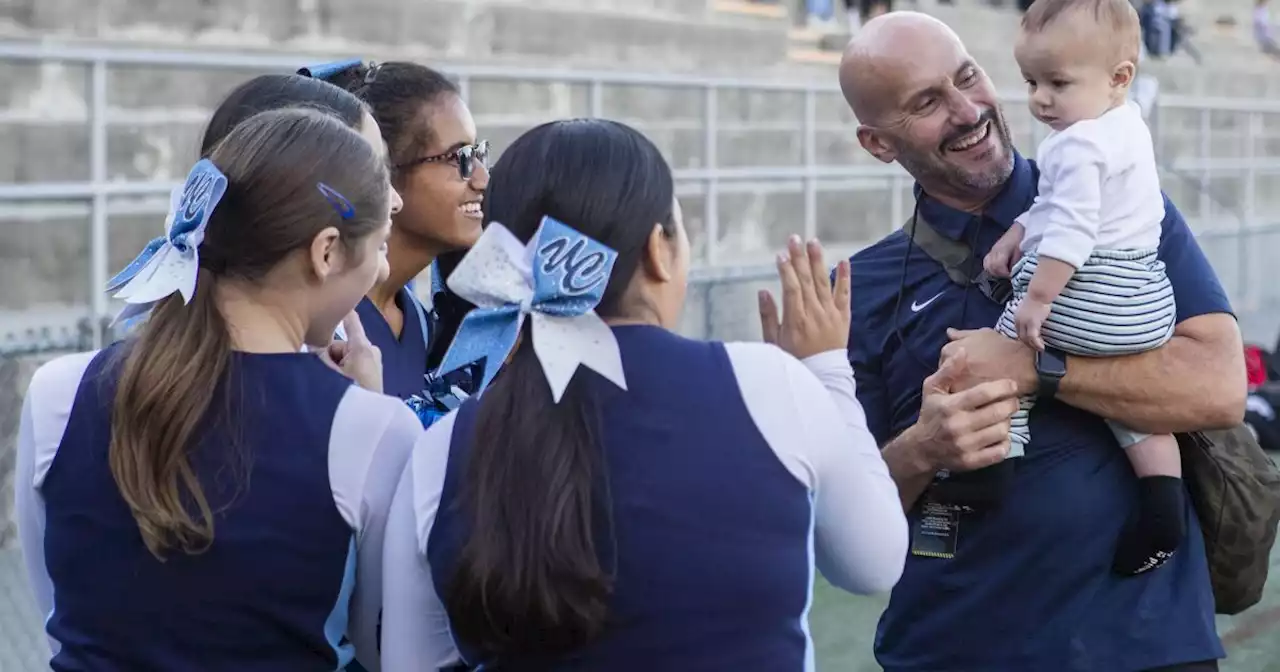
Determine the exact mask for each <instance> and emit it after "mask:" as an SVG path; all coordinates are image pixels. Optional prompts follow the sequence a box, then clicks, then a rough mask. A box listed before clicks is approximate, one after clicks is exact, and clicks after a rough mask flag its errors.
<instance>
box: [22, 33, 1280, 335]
mask: <svg viewBox="0 0 1280 672" xmlns="http://www.w3.org/2000/svg"><path fill="white" fill-rule="evenodd" d="M330 56H333V55H331V54H330V55H320V56H316V55H309V54H296V55H295V54H289V55H284V54H278V53H277V54H267V53H260V54H259V53H231V52H225V51H176V50H174V51H164V50H141V49H126V48H112V47H83V46H71V45H58V44H53V43H46V42H40V43H33V42H5V41H0V61H9V62H15V61H17V62H28V63H45V62H61V63H67V64H75V65H79V66H83V67H86V68H87V69H88V71H89V77H88V83H87V92H86V102H87V105H86V107H87V109H88V126H89V177H88V180H87V181H66V182H40V183H14V184H0V204H12V203H17V202H40V201H53V200H58V201H68V200H71V201H86V202H88V204H89V224H90V246H89V247H90V264H89V266H90V273H89V283H90V288H89V296H91V297H92V300H91V305H90V306H89V307H88V314H87V316H86V317H87V318H88V319H87V324H89V325H98V327H99V328H92V327H91V328H89V329H88V330H87V333H88V334H89V340H90V341H91V342H90V343H88V344H87V345H90V346H94V347H96V346H98V345H99V344H100V343H101V340H102V338H103V331H102V329H101V328H100V325H102V324H104V323H105V322H106V321H107V319H108V316H109V313H110V308H111V306H110V305H109V301H108V297H107V295H106V294H104V293H103V292H102V291H101V288H102V287H103V286H104V285H105V283H106V280H107V278H108V277H109V273H110V269H109V268H108V264H109V259H108V246H107V241H108V235H109V221H108V209H109V201H110V200H111V199H113V198H117V197H122V196H132V197H138V196H163V195H165V194H167V193H168V192H169V191H170V190H171V189H172V188H173V186H174V183H172V182H170V181H124V182H121V181H114V180H111V179H109V175H108V146H107V139H108V126H109V124H108V110H109V102H110V101H109V91H108V80H109V76H108V75H109V73H110V71H111V69H112V68H119V67H121V66H125V67H138V66H149V67H156V68H184V69H208V70H241V71H243V70H261V71H277V72H292V71H293V70H294V69H295V68H296V67H298V65H299V64H301V63H307V62H315V61H320V60H325V59H326V57H330ZM443 69H444V70H445V71H446V72H448V73H449V74H451V75H452V76H454V77H455V78H456V81H457V82H458V85H459V87H460V89H461V91H462V93H463V95H464V97H466V96H467V95H468V94H469V93H470V90H471V86H472V83H473V82H475V81H477V80H487V81H518V82H545V83H569V84H575V85H585V86H586V87H587V92H588V95H587V100H588V103H587V106H588V114H590V115H592V116H602V115H603V112H604V102H603V101H604V93H605V87H607V86H619V85H621V86H644V87H652V88H657V89H683V90H692V91H698V92H701V95H702V97H703V109H702V129H701V130H702V148H701V151H702V155H703V157H702V165H701V166H700V167H696V168H678V169H677V170H676V171H675V175H676V179H677V181H678V183H679V184H680V185H682V186H683V187H695V188H696V191H697V193H698V195H699V196H701V197H702V199H703V200H702V207H701V213H700V214H701V218H702V220H703V222H704V233H703V236H704V237H705V239H706V240H707V241H709V242H708V244H707V246H706V250H705V254H704V255H703V258H702V259H701V260H700V261H701V264H700V266H699V267H698V268H697V269H695V271H694V273H693V277H692V280H693V282H694V283H696V284H698V285H700V286H701V288H702V289H703V291H704V292H705V293H706V294H707V297H706V298H707V300H706V304H707V305H706V306H704V308H703V309H704V311H709V310H710V308H709V306H710V303H711V301H710V294H711V292H712V291H713V290H715V289H717V288H721V287H722V286H724V285H727V284H732V283H759V282H767V281H768V280H769V279H771V278H772V274H773V270H772V266H771V265H768V264H765V265H762V266H742V265H740V264H739V265H725V264H724V263H723V262H724V260H723V259H722V258H721V255H720V254H719V250H718V247H719V245H718V242H717V241H718V240H719V239H720V236H721V232H722V228H723V227H725V226H726V225H729V224H730V223H727V222H725V221H723V219H722V217H721V213H720V198H719V195H720V193H721V191H722V190H729V189H732V187H733V185H734V184H735V183H744V182H762V181H790V182H799V184H800V190H801V191H802V193H803V216H802V219H801V221H800V227H799V228H800V231H798V232H800V233H804V234H805V235H807V236H812V235H814V234H815V232H816V231H817V229H818V222H817V210H818V208H817V205H816V202H817V196H818V192H819V188H820V186H819V185H820V183H822V182H824V181H829V180H841V179H845V180H848V179H862V180H868V179H869V180H876V181H881V182H883V183H884V185H885V186H886V187H887V188H888V189H889V190H890V191H891V192H892V198H891V199H890V202H891V204H892V208H891V212H890V213H889V214H890V221H889V222H887V223H886V228H885V232H887V231H889V230H890V227H892V226H894V225H896V223H898V222H901V221H902V219H903V217H904V215H905V212H904V207H903V203H905V202H906V199H905V198H904V196H905V195H907V194H908V192H907V189H908V188H909V187H910V185H911V181H910V178H909V176H907V174H906V173H905V172H904V171H903V170H902V169H901V168H899V167H898V166H896V165H822V164H820V163H819V161H818V150H817V138H818V132H819V121H818V98H819V96H828V95H831V94H834V93H837V92H838V88H837V85H836V83H835V82H834V81H832V82H830V83H816V84H815V83H807V82H773V81H753V80H742V79H731V78H709V77H695V76H682V75H670V74H661V75H652V74H636V73H621V72H590V71H562V70H521V69H513V68H509V67H506V66H446V67H444V68H443ZM726 90H737V91H742V90H746V91H770V92H782V93H791V94H799V95H800V96H802V97H803V106H802V108H801V109H802V111H801V114H800V119H798V120H796V121H798V129H799V133H800V134H801V138H802V142H801V146H802V157H801V162H800V165H790V166H786V165H776V166H770V165H761V166H754V167H726V166H722V165H721V164H720V162H719V161H718V160H717V156H718V153H719V152H718V150H719V146H718V143H719V136H720V130H719V129H720V124H721V120H720V113H719V104H720V99H721V97H722V96H721V94H722V92H724V91H726ZM1001 97H1002V99H1003V101H1004V102H1005V103H1007V104H1011V105H1017V104H1021V105H1022V106H1025V102H1026V98H1025V95H1024V94H1021V93H1006V94H1004V95H1002V96H1001ZM1007 109H1011V108H1007ZM1170 111H1180V112H1182V113H1185V112H1188V111H1189V112H1192V113H1195V114H1198V115H1199V127H1198V129H1197V131H1195V132H1196V133H1197V134H1198V137H1199V143H1200V146H1199V148H1198V151H1197V152H1196V153H1195V155H1194V156H1192V157H1186V156H1179V157H1174V158H1173V159H1172V160H1169V161H1166V162H1165V167H1166V168H1167V172H1168V173H1170V174H1171V175H1174V176H1182V177H1183V178H1189V179H1190V180H1191V181H1192V182H1193V183H1194V185H1195V187H1196V188H1197V190H1198V194H1199V195H1198V198H1197V201H1196V202H1195V203H1187V202H1183V203H1182V206H1183V208H1184V212H1185V213H1186V214H1187V216H1188V219H1190V220H1192V221H1193V222H1200V223H1203V222H1206V221H1208V220H1209V219H1210V218H1212V217H1213V216H1214V210H1215V207H1217V209H1219V210H1221V209H1223V208H1222V206H1221V205H1220V204H1216V203H1215V200H1217V201H1223V200H1226V199H1216V198H1215V196H1214V193H1213V189H1212V182H1213V181H1214V179H1217V178H1220V177H1222V176H1234V177H1236V178H1240V179H1242V180H1243V181H1244V184H1245V187H1244V195H1243V199H1242V201H1243V202H1242V203H1240V204H1239V205H1238V206H1234V205H1233V206H1232V207H1231V208H1229V210H1230V212H1231V214H1232V215H1233V217H1234V218H1235V219H1236V220H1237V226H1236V227H1235V228H1234V229H1233V230H1223V229H1221V227H1213V230H1212V231H1208V232H1205V233H1204V235H1205V236H1208V237H1210V238H1213V237H1217V238H1222V237H1227V238H1229V239H1230V240H1233V241H1234V242H1235V243H1236V251H1235V255H1236V262H1235V263H1234V264H1227V266H1231V267H1232V268H1226V267H1224V265H1223V264H1221V263H1219V264H1218V271H1219V273H1220V274H1222V273H1227V272H1228V271H1231V270H1234V271H1235V273H1236V274H1237V278H1236V281H1235V282H1234V284H1233V286H1234V288H1235V289H1234V292H1233V298H1234V299H1235V300H1236V301H1237V303H1238V304H1239V305H1240V306H1241V307H1244V308H1248V309H1257V308H1258V307H1259V306H1260V305H1261V303H1265V301H1262V299H1264V298H1265V299H1267V300H1268V301H1269V300H1271V298H1272V297H1270V296H1266V297H1263V296H1262V295H1260V294H1258V293H1257V292H1256V291H1255V289H1256V285H1257V283H1253V282H1251V280H1252V279H1253V274H1254V273H1255V272H1256V271H1257V270H1258V269H1257V268H1252V267H1251V262H1250V260H1251V259H1253V258H1254V257H1255V255H1256V250H1251V249H1250V248H1251V244H1250V243H1251V241H1253V240H1254V239H1255V238H1257V237H1258V236H1263V235H1267V234H1272V233H1276V232H1277V231H1280V223H1277V224H1273V223H1272V222H1269V221H1264V220H1263V219H1262V218H1259V216H1258V213H1257V207H1256V204H1257V196H1258V186H1257V181H1258V177H1259V176H1260V175H1266V174H1277V175H1280V156H1265V155H1258V154H1257V153H1256V147H1257V145H1258V142H1259V139H1260V138H1261V137H1263V121H1264V118H1266V117H1270V116H1271V115H1275V116H1276V117H1277V118H1278V119H1280V101H1263V100H1239V99H1221V98H1185V97H1179V96H1161V97H1160V99H1159V102H1158V107H1157V109H1156V111H1155V113H1154V114H1153V115H1152V118H1151V125H1152V129H1153V134H1154V135H1156V136H1157V138H1158V137H1159V136H1160V135H1161V133H1162V128H1161V126H1162V124H1161V121H1162V119H1163V118H1164V117H1165V116H1166V115H1167V114H1169V112H1170ZM1215 114H1237V115H1238V114H1243V115H1245V116H1246V117H1247V119H1248V121H1247V124H1246V128H1245V134H1244V145H1243V146H1244V147H1245V150H1246V151H1245V153H1244V155H1243V156H1238V157H1225V158H1224V157H1216V156H1214V154H1213V152H1212V151H1211V150H1212V148H1213V142H1214V138H1215V128H1214V124H1213V115H1215ZM1033 129H1034V127H1033ZM849 132H850V134H852V132H853V129H852V127H850V128H849ZM1032 133H1033V138H1032V139H1033V141H1034V140H1038V139H1039V138H1038V137H1036V135H1037V132H1036V131H1035V130H1033V131H1032ZM1023 149H1024V151H1028V152H1029V150H1030V147H1026V146H1024V147H1023ZM1193 206H1194V207H1193ZM2 225H3V224H0V226H2ZM1277 240H1280V238H1278V239H1277ZM864 242H870V241H864ZM854 248H856V245H855V246H853V248H850V249H848V250H842V251H852V249H854ZM1252 266H1254V267H1256V266H1257V264H1252ZM1276 300H1277V301H1278V302H1280V295H1278V296H1277V299H1276ZM708 314H709V313H708ZM704 323H705V324H704V327H703V328H702V329H700V331H703V332H704V335H708V336H709V335H713V334H712V333H709V332H713V331H715V329H714V325H713V324H712V320H711V318H709V317H708V318H707V319H705V320H704ZM2 347H3V344H2V343H0V348H2Z"/></svg>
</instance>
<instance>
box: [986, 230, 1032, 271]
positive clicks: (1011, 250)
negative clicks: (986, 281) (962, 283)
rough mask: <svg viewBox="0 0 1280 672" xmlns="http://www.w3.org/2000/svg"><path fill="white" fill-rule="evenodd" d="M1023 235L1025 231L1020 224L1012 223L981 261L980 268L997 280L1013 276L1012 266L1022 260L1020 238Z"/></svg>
mask: <svg viewBox="0 0 1280 672" xmlns="http://www.w3.org/2000/svg"><path fill="white" fill-rule="evenodd" d="M1025 233H1026V229H1024V228H1022V225H1021V224H1018V223H1014V225H1013V226H1011V227H1009V230H1008V231H1005V233H1004V235H1003V236H1000V240H997V241H996V244H995V245H993V246H992V247H991V251H990V252H988V253H987V256H986V258H985V259H983V260H982V267H983V268H984V269H986V271H987V273H989V274H991V275H993V276H995V277H997V278H1007V277H1009V276H1010V275H1012V274H1013V266H1014V264H1017V263H1018V260H1019V259H1020V258H1022V237H1023V235H1024V234H1025Z"/></svg>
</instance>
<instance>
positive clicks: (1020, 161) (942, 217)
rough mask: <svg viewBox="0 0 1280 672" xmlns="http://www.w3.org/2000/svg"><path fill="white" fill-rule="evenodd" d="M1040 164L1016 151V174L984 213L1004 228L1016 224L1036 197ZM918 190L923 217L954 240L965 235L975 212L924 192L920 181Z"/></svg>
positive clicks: (1014, 160)
mask: <svg viewBox="0 0 1280 672" xmlns="http://www.w3.org/2000/svg"><path fill="white" fill-rule="evenodd" d="M1037 179H1038V177H1037V175H1036V167H1035V166H1034V165H1032V163H1031V162H1030V161H1028V160H1026V159H1025V158H1023V156H1022V155H1021V154H1019V153H1018V152H1017V151H1016V150H1015V151H1014V152H1013V173H1012V174H1010V175H1009V179H1008V180H1007V181H1005V183H1004V187H1002V188H1001V189H1000V193H999V194H998V195H997V196H996V197H995V199H994V200H992V201H991V203H990V204H988V205H987V209H986V210H985V211H984V212H983V213H982V214H983V216H984V217H986V218H987V219H990V220H992V221H994V222H996V223H997V224H999V225H1000V226H1002V227H1004V228H1006V229H1007V228H1009V227H1010V226H1012V225H1013V220H1014V219H1016V218H1017V217H1018V215H1021V214H1022V213H1024V212H1026V211H1027V209H1028V208H1030V207H1031V203H1032V202H1033V201H1034V200H1035V197H1036V180H1037ZM914 193H915V197H916V203H917V207H918V208H919V209H920V216H921V217H922V218H924V220H925V221H927V222H929V224H931V225H932V226H933V228H934V229H936V230H937V231H938V233H941V234H942V235H944V236H946V237H947V238H950V239H952V240H960V239H961V238H963V237H964V233H965V230H966V229H968V228H969V223H970V222H972V221H973V220H974V216H973V214H972V213H968V212H964V211H963V210H956V209H955V208H953V207H951V206H948V205H943V204H942V203H939V202H938V201H936V200H934V199H933V198H930V197H929V195H928V194H926V193H924V189H923V188H922V187H921V186H920V183H919V182H917V183H916V184H915V188H914Z"/></svg>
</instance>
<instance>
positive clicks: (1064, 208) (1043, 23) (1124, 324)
mask: <svg viewBox="0 0 1280 672" xmlns="http://www.w3.org/2000/svg"><path fill="white" fill-rule="evenodd" d="M1140 39H1141V38H1140V35H1139V28H1138V15H1137V12H1135V11H1134V9H1133V7H1132V6H1131V5H1130V4H1129V1H1128V0H1037V1H1036V2H1035V3H1034V4H1033V5H1031V8H1030V9H1029V10H1028V11H1027V13H1026V14H1025V15H1023V19H1022V30H1021V34H1020V35H1019V38H1018V41H1017V44H1016V46H1015V47H1014V57H1015V58H1016V59H1017V61H1018V65H1019V67H1020V68H1021V69H1022V74H1023V77H1025V78H1026V80H1027V84H1028V86H1029V88H1030V107H1031V113H1032V115H1034V116H1035V118H1036V119H1038V120H1040V121H1041V122H1043V123H1045V124H1047V125H1048V126H1049V127H1050V128H1052V129H1053V132H1051V133H1050V134H1049V136H1048V137H1047V138H1045V140H1044V141H1043V142H1042V143H1041V144H1040V148H1039V150H1038V152H1037V156H1036V162H1037V163H1038V164H1039V168H1040V190H1039V195H1038V196H1037V197H1036V200H1035V203H1034V204H1033V205H1032V206H1031V209H1030V210H1028V211H1027V212H1026V213H1024V214H1023V215H1022V216H1020V217H1019V218H1018V220H1017V222H1016V223H1015V224H1014V225H1013V226H1012V227H1010V229H1009V231H1008V233H1006V234H1005V235H1004V236H1003V237H1002V238H1001V239H1000V241H999V242H998V243H996V245H995V247H993V248H992V250H991V252H990V253H989V254H988V255H987V257H986V259H985V260H984V265H985V267H986V270H987V271H988V272H989V273H991V274H993V275H998V276H1001V277H1011V278H1012V281H1013V287H1014V296H1013V299H1012V300H1011V301H1010V302H1009V304H1008V305H1007V306H1006V308H1005V312H1004V314H1003V315H1002V316H1001V318H1000V323H999V325H998V326H997V328H998V329H999V330H1000V331H1001V332H1002V333H1003V334H1005V335H1006V336H1009V337H1010V338H1017V339H1020V340H1022V341H1023V342H1024V343H1026V344H1027V345H1029V346H1030V347H1032V348H1035V349H1036V350H1037V351H1041V352H1044V351H1046V349H1048V350H1049V352H1050V354H1052V355H1056V356H1058V357H1062V356H1063V354H1062V353H1070V354H1074V355H1078V356H1089V357H1108V356H1115V355H1127V354H1133V353H1137V352H1142V351H1145V350H1151V349H1153V348H1157V347H1159V346H1161V345H1163V344H1164V343H1165V342H1167V341H1168V340H1169V338H1170V336H1172V334H1173V326H1174V322H1175V320H1176V314H1175V306H1174V298H1173V289H1172V287H1171V286H1170V284H1169V279H1168V278H1167V277H1166V276H1165V271H1164V264H1163V262H1161V261H1159V260H1157V258H1156V249H1157V248H1158V247H1159V245H1160V227H1161V221H1162V220H1163V219H1164V214H1165V211H1164V196H1163V194H1162V193H1161V191H1160V180H1159V176H1158V175H1157V172H1156V161H1155V152H1154V150H1153V148H1152V142H1151V134H1150V132H1149V131H1148V130H1147V126H1146V124H1145V123H1144V122H1143V119H1142V114H1141V111H1140V110H1139V109H1138V107H1137V105H1135V104H1133V103H1130V102H1127V93H1128V90H1129V85H1130V84H1131V83H1132V82H1133V78H1134V70H1135V64H1136V63H1137V60H1138V50H1139V41H1140ZM1054 350H1057V351H1059V352H1053V351H1054ZM1034 402H1035V399H1034V398H1024V399H1023V400H1022V403H1021V408H1020V409H1019V411H1018V413H1017V414H1016V415H1014V417H1013V429H1012V431H1011V436H1010V439H1011V443H1012V447H1011V450H1010V452H1009V455H1010V457H1019V456H1021V455H1023V453H1024V449H1025V447H1026V445H1027V443H1028V442H1029V441H1030V438H1031V437H1030V432H1029V431H1028V428H1027V417H1028V414H1029V412H1030V410H1031V408H1032V406H1033V404H1034ZM1109 424H1110V426H1111V430H1112V431H1113V432H1114V434H1115V436H1116V438H1117V439H1118V440H1119V442H1120V446H1121V447H1123V448H1124V450H1125V452H1126V454H1127V455H1128V458H1129V462H1130V463H1131V464H1132V465H1133V468H1134V471H1135V472H1136V473H1137V475H1138V479H1139V481H1138V486H1139V508H1138V514H1137V516H1136V517H1135V518H1134V519H1133V520H1130V521H1127V526H1126V528H1125V533H1124V536H1123V537H1122V539H1121V542H1120V547H1119V549H1118V551H1117V553H1116V558H1115V563H1114V569H1115V570H1116V571H1117V572H1119V573H1122V574H1126V575H1132V574H1139V573H1142V572H1146V571H1149V570H1152V569H1155V568H1156V567H1159V566H1160V565H1162V564H1164V563H1165V562H1166V561H1167V560H1168V559H1169V557H1170V556H1171V555H1172V554H1173V552H1174V550H1175V549H1176V548H1177V547H1178V545H1179V544H1180V543H1181V542H1182V539H1183V537H1184V536H1185V533H1186V530H1185V527H1184V522H1183V515H1184V501H1183V498H1184V496H1185V491H1184V489H1183V486H1182V479H1181V475H1182V469H1181V461H1180V458H1179V453H1178V444H1177V441H1176V440H1175V439H1174V437H1173V436H1170V435H1167V434H1165V435H1159V436H1152V435H1146V434H1140V433H1137V432H1135V431H1133V430H1131V429H1128V428H1126V427H1123V426H1121V425H1119V424H1117V423H1114V422H1111V423H1109ZM1008 465H1009V466H1008V468H1012V463H1008Z"/></svg>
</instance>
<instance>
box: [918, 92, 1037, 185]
mask: <svg viewBox="0 0 1280 672" xmlns="http://www.w3.org/2000/svg"><path fill="white" fill-rule="evenodd" d="M986 121H990V122H991V124H992V129H991V130H992V132H994V133H995V134H996V143H997V145H998V146H999V147H1000V149H1001V150H1002V151H1003V153H1004V162H1003V163H1001V164H1000V165H998V166H992V167H990V168H987V169H986V170H984V171H982V172H970V171H967V170H964V169H962V168H960V167H958V166H954V165H951V164H949V163H946V162H945V161H944V160H942V159H941V158H939V157H938V155H937V154H936V153H934V152H932V151H927V150H923V151H922V150H919V149H917V148H916V147H913V146H911V145H909V144H908V143H905V142H904V143H901V144H900V146H899V147H898V148H897V149H898V159H897V160H898V163H899V164H900V165H901V166H902V167H903V168H905V169H906V170H907V172H908V173H910V174H911V176H912V177H914V178H915V179H916V181H917V182H919V183H920V184H921V186H925V187H926V188H928V187H930V186H932V187H933V188H934V189H945V190H946V191H948V192H950V193H953V194H955V195H958V196H967V195H970V194H972V193H974V192H977V193H986V192H990V191H993V190H996V189H998V188H1000V187H1001V186H1003V185H1004V183H1005V182H1006V181H1007V180H1008V179H1009V176H1010V175H1011V174H1013V141H1012V140H1011V139H1010V133H1009V126H1008V124H1006V123H1005V120H1004V115H1003V114H1001V113H999V112H997V111H996V110H995V109H989V110H987V111H985V112H983V114H982V116H981V117H980V118H979V119H978V122H977V123H976V124H974V125H972V126H968V127H965V128H961V129H957V130H956V131H955V132H953V133H950V134H948V136H947V139H946V141H945V142H943V143H942V146H944V147H945V146H946V145H948V144H951V143H952V142H954V141H956V140H957V139H959V138H961V137H963V136H965V135H968V134H969V133H972V132H973V131H975V130H977V129H978V128H979V127H980V126H981V125H982V124H983V123H984V122H986Z"/></svg>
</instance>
